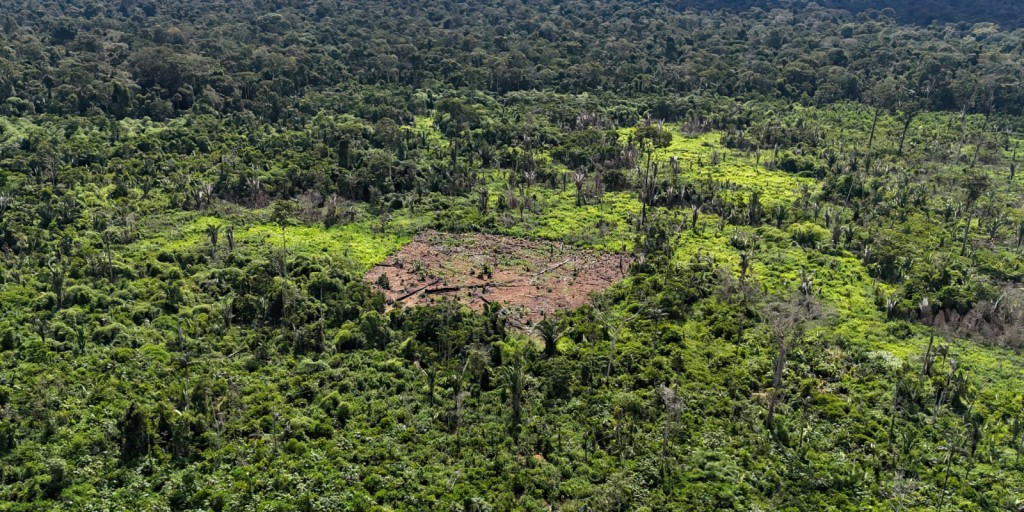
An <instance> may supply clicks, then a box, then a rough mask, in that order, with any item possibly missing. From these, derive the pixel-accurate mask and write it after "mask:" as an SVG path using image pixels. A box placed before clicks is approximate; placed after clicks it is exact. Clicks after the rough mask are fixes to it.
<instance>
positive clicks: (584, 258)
mask: <svg viewBox="0 0 1024 512" xmlns="http://www.w3.org/2000/svg"><path fill="white" fill-rule="evenodd" d="M630 263H632V256H630V255H628V254H610V253H604V252H598V251H588V250H583V249H579V248H576V247H571V246H567V245H564V244H562V243H559V242H549V241H534V240H524V239H520V238H512V237H507V236H498V235H483V234H450V233H440V232H437V231H426V232H423V233H420V234H419V235H417V236H416V237H415V238H414V239H413V241H412V242H410V243H409V244H407V245H406V246H405V247H403V248H402V249H401V250H399V251H398V253H396V254H394V255H392V256H391V257H389V258H388V259H387V260H385V261H384V262H383V263H381V264H380V265H377V266H375V267H373V268H371V269H370V270H369V272H367V273H366V279H367V280H369V281H370V282H371V283H374V285H375V286H378V287H380V288H381V290H382V291H383V292H384V293H385V294H386V295H387V298H388V303H389V304H392V305H393V304H396V303H401V304H404V305H406V306H414V305H417V304H428V303H430V302H432V301H436V300H438V299H439V298H440V297H442V296H443V297H449V298H452V299H456V300H459V301H460V302H462V303H463V304H466V305H468V306H469V307H471V308H473V309H476V310H482V309H483V308H484V306H485V305H486V304H488V303H498V304H501V305H502V306H504V307H505V309H506V312H507V317H508V319H509V320H510V321H511V323H512V325H519V326H526V325H530V324H532V323H535V322H537V321H539V320H541V319H543V318H544V317H545V316H548V315H550V314H552V313H554V312H555V311H557V310H560V309H572V308H577V307H579V306H581V305H583V304H585V303H586V302H587V300H588V299H589V296H590V293H591V292H595V291H600V290H604V289H605V288H607V287H609V286H611V285H612V284H613V283H615V282H616V281H619V280H620V279H622V278H623V277H624V276H625V274H626V272H627V270H628V269H629V265H630ZM382 275H384V276H387V277H386V279H382V278H381V276H382ZM385 282H386V284H387V289H385V288H383V287H382V286H381V285H382V284H384V283H385Z"/></svg>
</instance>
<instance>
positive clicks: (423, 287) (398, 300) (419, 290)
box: [395, 279, 441, 302]
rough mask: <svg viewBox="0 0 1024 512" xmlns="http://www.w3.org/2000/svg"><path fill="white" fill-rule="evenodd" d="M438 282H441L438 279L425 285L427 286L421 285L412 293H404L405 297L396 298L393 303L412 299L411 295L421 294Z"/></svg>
mask: <svg viewBox="0 0 1024 512" xmlns="http://www.w3.org/2000/svg"><path fill="white" fill-rule="evenodd" d="M440 282H441V280H440V279H435V280H434V281H432V282H429V283H427V284H425V285H423V286H421V287H419V288H417V289H415V290H413V291H411V292H409V293H406V294H405V295H402V296H401V297H398V298H396V299H395V302H402V301H403V300H405V299H408V298H409V297H412V296H413V295H416V294H417V293H419V292H422V291H423V290H426V289H427V288H430V287H431V286H434V285H435V284H437V283H440Z"/></svg>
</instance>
